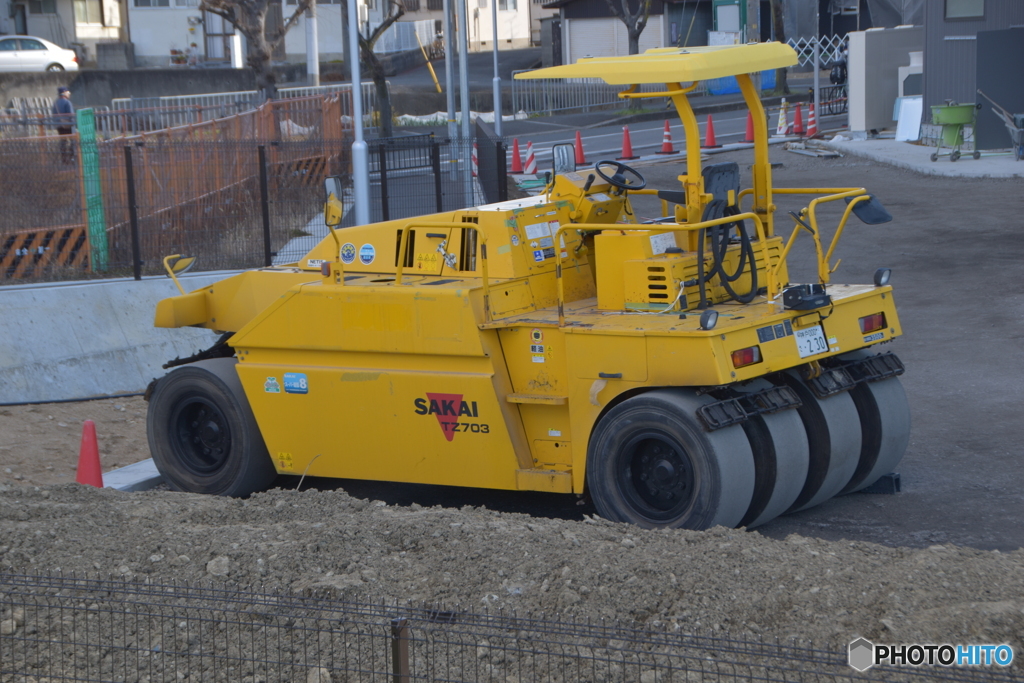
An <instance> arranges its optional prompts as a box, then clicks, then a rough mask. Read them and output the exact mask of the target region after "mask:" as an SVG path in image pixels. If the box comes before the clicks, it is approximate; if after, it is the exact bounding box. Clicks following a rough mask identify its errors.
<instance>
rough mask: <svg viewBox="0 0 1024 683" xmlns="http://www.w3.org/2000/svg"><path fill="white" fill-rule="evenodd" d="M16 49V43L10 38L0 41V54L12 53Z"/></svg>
mask: <svg viewBox="0 0 1024 683" xmlns="http://www.w3.org/2000/svg"><path fill="white" fill-rule="evenodd" d="M17 49H18V41H17V40H15V39H13V38H11V39H8V40H0V52H14V51H15V50H17Z"/></svg>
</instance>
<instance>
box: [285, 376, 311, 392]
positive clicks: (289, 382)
mask: <svg viewBox="0 0 1024 683" xmlns="http://www.w3.org/2000/svg"><path fill="white" fill-rule="evenodd" d="M284 392H285V393H286V394H308V393H309V380H307V379H306V375H305V373H302V372H286V373H284Z"/></svg>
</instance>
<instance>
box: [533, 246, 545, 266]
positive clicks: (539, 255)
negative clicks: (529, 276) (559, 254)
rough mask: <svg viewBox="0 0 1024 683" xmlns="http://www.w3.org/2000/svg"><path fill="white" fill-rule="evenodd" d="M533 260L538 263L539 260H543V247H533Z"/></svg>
mask: <svg viewBox="0 0 1024 683" xmlns="http://www.w3.org/2000/svg"><path fill="white" fill-rule="evenodd" d="M533 260H534V261H536V262H537V263H540V262H541V261H543V260H544V250H543V249H535V250H534V251H533Z"/></svg>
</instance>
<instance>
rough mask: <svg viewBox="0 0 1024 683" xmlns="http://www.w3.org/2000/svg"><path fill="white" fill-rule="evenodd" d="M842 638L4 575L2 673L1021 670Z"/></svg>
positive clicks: (651, 676)
mask: <svg viewBox="0 0 1024 683" xmlns="http://www.w3.org/2000/svg"><path fill="white" fill-rule="evenodd" d="M846 658H847V655H846V652H845V648H842V647H835V648H831V649H826V648H817V647H814V646H813V645H811V644H809V643H802V642H795V641H778V640H769V639H765V638H762V639H758V640H744V639H734V638H729V637H726V636H722V635H693V634H685V633H682V632H678V631H671V630H667V629H665V628H641V627H634V626H625V625H621V624H608V623H592V622H586V623H583V622H579V621H570V620H550V619H541V618H536V617H532V616H530V617H523V616H517V615H514V614H480V613H473V612H468V611H463V610H458V609H456V610H441V609H437V608H429V607H414V606H400V605H393V604H384V603H378V604H366V603H357V602H346V601H343V600H340V599H336V598H330V597H327V596H324V595H315V594H305V595H278V594H272V593H246V592H240V591H236V590H231V589H221V588H212V587H203V586H190V585H158V584H152V583H140V582H134V581H122V580H100V579H82V578H75V577H65V576H54V575H38V574H37V575H16V574H0V683H8V682H10V683H13V682H15V681H18V682H23V681H28V680H36V681H43V680H45V681H51V682H52V681H94V682H105V681H110V682H114V681H118V682H121V681H148V682H149V683H156V682H157V681H167V682H168V683H171V682H173V683H178V682H179V681H189V682H190V683H198V682H200V681H247V682H252V683H255V682H256V681H260V682H263V683H267V682H269V681H300V682H302V681H304V682H306V683H310V682H316V683H327V682H328V681H381V682H382V683H383V682H385V681H389V682H391V683H411V682H412V681H445V682H457V681H495V682H499V681H500V682H501V683H510V682H515V681H519V682H522V683H526V682H527V681H549V682H551V683H556V682H558V683H561V682H565V683H569V682H573V681H639V682H640V683H681V682H685V683H693V682H698V681H716V682H723V683H725V682H731V681H792V682H797V681H861V680H865V681H866V680H872V681H896V680H900V681H926V680H927V681H981V680H987V681H996V682H1002V681H1011V680H1020V679H1019V678H1016V674H1015V673H1013V672H1008V671H992V670H985V671H979V670H970V669H960V668H944V667H937V666H936V667H930V666H928V667H904V668H894V667H888V666H884V667H877V666H876V667H874V668H872V669H869V670H868V671H867V672H864V673H858V672H857V671H855V670H854V669H852V668H850V667H849V666H848V665H847V661H846Z"/></svg>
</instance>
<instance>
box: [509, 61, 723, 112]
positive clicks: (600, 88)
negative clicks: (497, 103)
mask: <svg viewBox="0 0 1024 683" xmlns="http://www.w3.org/2000/svg"><path fill="white" fill-rule="evenodd" d="M528 72H529V70H522V71H513V72H512V79H513V80H512V111H514V112H520V111H522V112H526V113H527V114H553V113H554V112H566V111H590V110H592V109H607V108H609V107H616V106H618V107H622V106H625V100H622V99H620V98H619V93H620V92H622V91H623V90H624V89H625V88H624V87H623V86H620V85H608V84H607V83H605V82H604V81H602V80H601V79H599V78H538V79H536V80H523V81H518V80H515V75H516V74H520V73H528ZM664 89H665V87H664V85H661V84H648V85H642V86H640V89H639V91H640V92H658V91H661V90H664ZM693 94H695V95H704V94H707V91H706V90H705V88H704V85H703V84H700V85H698V87H697V89H696V90H694V91H693ZM659 101H661V100H659Z"/></svg>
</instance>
